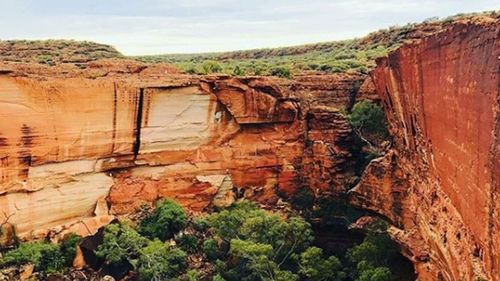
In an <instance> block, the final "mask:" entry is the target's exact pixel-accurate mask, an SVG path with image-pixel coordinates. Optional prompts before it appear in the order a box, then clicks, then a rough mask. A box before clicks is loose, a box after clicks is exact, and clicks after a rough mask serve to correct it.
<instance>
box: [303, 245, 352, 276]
mask: <svg viewBox="0 0 500 281" xmlns="http://www.w3.org/2000/svg"><path fill="white" fill-rule="evenodd" d="M299 273H300V274H301V275H302V276H304V278H306V280H309V281H340V280H343V279H344V278H345V277H346V274H345V273H344V272H343V271H342V263H341V262H340V260H339V259H338V258H337V257H335V256H330V257H328V258H327V259H325V258H323V250H321V249H320V248H317V247H310V248H308V249H307V250H306V251H304V252H303V253H302V254H300V270H299Z"/></svg>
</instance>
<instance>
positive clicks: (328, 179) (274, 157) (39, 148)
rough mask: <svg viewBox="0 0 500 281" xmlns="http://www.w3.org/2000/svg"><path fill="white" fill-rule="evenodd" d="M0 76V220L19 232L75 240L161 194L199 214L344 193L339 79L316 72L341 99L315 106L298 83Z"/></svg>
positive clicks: (14, 70)
mask: <svg viewBox="0 0 500 281" xmlns="http://www.w3.org/2000/svg"><path fill="white" fill-rule="evenodd" d="M3 69H4V70H3V71H2V73H3V74H1V75H0V92H1V93H2V95H1V97H0V104H1V108H2V112H1V118H2V123H1V126H0V152H1V153H0V155H1V161H0V178H1V185H0V194H1V195H0V203H1V204H0V211H1V212H0V214H1V216H2V218H0V221H5V222H8V224H9V225H11V226H14V227H15V230H16V232H17V234H18V235H19V236H21V237H25V238H29V237H32V238H37V237H45V236H47V235H54V234H55V233H65V232H67V231H69V230H71V231H76V232H78V233H80V234H82V235H88V234H91V233H93V232H95V231H96V229H97V228H98V227H100V226H102V225H105V224H107V223H109V222H110V221H111V220H112V219H113V218H114V217H115V216H120V215H126V214H129V213H132V212H134V211H136V210H137V209H138V208H140V207H141V205H142V204H151V203H152V202H154V201H156V200H158V199H160V198H164V197H170V198H174V199H175V200H177V201H178V202H180V203H181V204H182V205H184V206H185V207H187V208H188V209H189V210H191V211H203V210H205V209H206V208H209V207H211V206H213V205H217V206H223V205H227V204H230V203H231V202H233V201H234V200H235V198H237V197H245V198H250V199H253V200H257V201H260V202H263V203H274V202H276V201H277V200H278V195H280V196H291V195H293V194H294V193H295V191H296V190H297V189H298V188H301V187H303V186H314V187H315V189H316V191H317V192H318V193H320V192H330V191H331V190H333V191H334V190H338V189H342V188H344V187H346V186H349V185H352V181H353V180H352V176H353V175H354V166H355V162H356V159H355V157H354V156H353V155H352V153H351V152H350V149H351V148H350V147H349V143H350V138H352V133H351V129H350V127H349V125H348V123H347V121H346V118H345V116H344V115H343V114H342V113H341V109H342V108H343V107H345V106H346V103H347V102H348V100H349V97H350V96H352V92H353V90H352V87H353V83H354V81H356V79H349V78H350V77H351V76H342V75H332V76H330V78H331V80H330V81H331V83H332V84H336V85H337V86H336V87H335V86H332V85H330V86H329V88H327V89H324V90H322V91H323V92H328V91H333V90H334V91H335V92H336V94H337V95H338V96H344V97H346V98H344V99H342V100H339V101H338V102H337V103H329V104H325V105H323V106H319V105H318V104H317V102H311V101H310V100H309V97H310V94H311V93H313V92H314V91H313V90H312V89H311V87H312V86H311V85H310V84H307V83H302V82H301V81H291V80H282V79H269V78H258V77H248V78H230V77H224V76H206V77H193V76H187V75H175V74H171V73H168V71H169V69H168V68H162V67H158V66H153V67H150V68H147V67H144V66H142V65H136V64H134V63H128V64H127V63H124V62H117V63H115V64H113V63H111V62H104V63H99V62H96V63H93V64H92V65H89V66H88V67H87V68H86V69H83V70H82V69H75V68H72V67H70V66H64V67H63V66H61V67H52V68H43V67H39V66H33V65H20V64H11V65H6V66H4V67H3ZM166 72H167V73H166ZM356 78H357V79H358V80H359V77H356ZM323 79H324V78H323ZM325 82H326V81H325ZM298 89H300V90H298ZM332 89H333V90H332ZM342 93H344V94H343V95H342ZM330 101H331V100H330ZM98 202H100V203H98Z"/></svg>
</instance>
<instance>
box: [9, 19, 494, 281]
mask: <svg viewBox="0 0 500 281" xmlns="http://www.w3.org/2000/svg"><path fill="white" fill-rule="evenodd" d="M498 21H499V19H498V17H479V18H474V19H472V20H470V19H469V20H463V21H457V22H455V23H453V24H452V25H449V26H448V27H446V28H444V29H442V30H438V31H432V32H429V34H427V33H426V34H425V35H423V36H421V37H418V38H413V39H412V40H409V41H407V42H405V43H404V44H403V45H402V46H401V47H399V48H397V49H396V50H395V51H393V52H391V53H390V54H389V55H388V57H386V58H381V59H378V61H377V66H376V67H375V68H374V70H373V71H371V72H370V74H369V75H364V74H360V73H336V74H304V75H297V76H295V77H293V79H285V78H277V77H260V76H248V77H247V76H243V77H239V76H236V77H233V76H228V75H203V76H200V75H188V74H183V73H180V72H178V71H177V70H175V69H173V68H172V67H170V66H167V65H146V64H142V63H139V62H136V61H131V60H100V61H99V60H98V61H92V62H88V63H86V64H85V66H81V65H76V64H71V65H57V66H43V65H35V64H30V63H22V62H19V63H10V62H8V63H2V64H0V93H1V96H0V107H1V109H2V110H1V112H0V118H1V119H0V120H2V121H1V124H0V178H1V181H0V222H3V223H2V235H3V236H2V239H3V240H4V241H3V242H5V243H8V240H9V239H8V238H9V235H10V236H11V237H12V236H13V233H15V234H16V235H17V236H19V237H20V238H21V239H27V240H31V239H42V238H46V237H51V238H54V239H57V237H62V236H64V235H65V234H67V233H69V232H75V233H77V234H79V235H82V236H89V235H93V234H95V233H96V232H97V231H98V230H99V228H101V227H103V226H105V225H107V224H109V223H110V222H111V221H113V220H115V218H117V217H123V216H127V215H130V214H133V213H134V212H136V211H137V210H138V209H139V208H141V206H143V205H144V204H146V205H148V204H149V205H151V204H153V203H154V202H155V201H157V200H158V199H160V198H172V199H174V200H176V201H177V202H178V203H180V204H181V205H182V206H183V207H185V208H186V209H187V210H190V211H191V212H193V213H200V212H203V211H205V210H207V209H210V208H213V207H224V206H229V205H231V204H232V203H233V202H235V200H237V199H239V198H246V199H250V200H252V201H256V202H259V203H261V204H263V205H270V206H273V205H279V204H280V202H281V201H283V200H287V199H290V198H293V197H294V195H296V194H297V193H298V192H299V191H300V190H303V189H309V190H310V191H311V192H312V194H314V196H315V197H322V196H333V197H341V198H343V200H346V202H347V203H348V204H350V205H351V206H353V207H356V208H359V209H363V210H369V211H372V212H373V213H374V214H377V215H379V216H381V217H383V218H385V219H386V220H387V221H388V222H389V223H390V227H389V233H390V235H391V237H392V238H393V240H394V241H396V242H397V243H398V244H399V245H400V246H401V249H402V254H403V255H404V256H406V257H407V258H408V259H409V260H411V261H412V263H413V264H414V267H415V271H416V273H417V275H418V278H419V280H492V281H498V280H500V255H499V253H500V233H499V227H500V220H499V219H498V215H499V212H500V206H499V205H498V198H499V191H498V176H499V174H500V168H499V164H500V156H499V154H498V150H499V146H500V144H499V143H498V135H499V126H500V125H499V92H498V85H499V84H498V70H499V68H498V58H499V56H500V53H499V43H498V35H499V22H498ZM362 100H370V101H374V102H376V103H380V104H381V105H382V108H383V109H384V111H385V114H386V117H387V122H388V127H389V131H390V134H391V137H392V141H391V142H390V143H387V144H385V146H384V154H383V155H381V156H380V157H378V158H376V159H374V160H372V161H371V162H370V163H365V162H366V161H365V156H366V151H365V150H363V147H362V146H363V144H360V142H359V140H357V138H358V136H357V135H356V132H355V131H354V130H353V128H352V127H351V125H350V123H349V121H348V118H347V115H346V112H347V111H349V109H350V107H352V105H353V104H354V103H355V102H359V101H362ZM481 278H482V279H481Z"/></svg>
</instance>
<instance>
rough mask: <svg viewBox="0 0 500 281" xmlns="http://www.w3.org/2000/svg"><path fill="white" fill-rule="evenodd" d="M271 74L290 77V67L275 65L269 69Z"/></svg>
mask: <svg viewBox="0 0 500 281" xmlns="http://www.w3.org/2000/svg"><path fill="white" fill-rule="evenodd" d="M270 74H271V75H272V76H278V77H281V78H287V79H290V78H292V74H291V73H290V69H289V68H288V67H282V66H281V67H275V68H273V69H271V73H270Z"/></svg>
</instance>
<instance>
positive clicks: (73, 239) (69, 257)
mask: <svg viewBox="0 0 500 281" xmlns="http://www.w3.org/2000/svg"><path fill="white" fill-rule="evenodd" d="M81 242H82V237H80V236H78V235H76V234H74V233H71V234H70V235H68V236H67V237H65V238H64V239H63V241H62V242H61V254H62V256H63V257H64V260H65V264H66V265H67V266H71V265H72V264H73V260H74V258H75V255H76V246H77V245H79V244H80V243H81Z"/></svg>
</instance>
